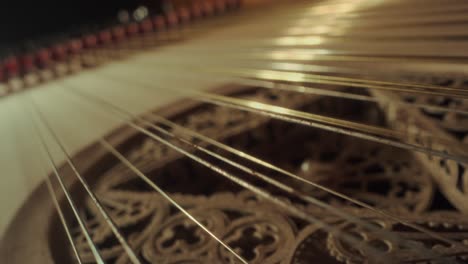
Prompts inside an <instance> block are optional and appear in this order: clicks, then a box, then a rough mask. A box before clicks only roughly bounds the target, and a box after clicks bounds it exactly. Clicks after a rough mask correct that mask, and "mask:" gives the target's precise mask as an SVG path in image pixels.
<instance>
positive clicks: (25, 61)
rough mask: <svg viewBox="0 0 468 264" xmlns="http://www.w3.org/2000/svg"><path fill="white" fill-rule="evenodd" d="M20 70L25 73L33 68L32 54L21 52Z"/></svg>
mask: <svg viewBox="0 0 468 264" xmlns="http://www.w3.org/2000/svg"><path fill="white" fill-rule="evenodd" d="M20 65H21V71H22V72H23V73H27V72H30V71H32V70H33V69H34V68H35V64H34V56H33V55H32V54H30V53H26V54H23V55H22V56H21V58H20Z"/></svg>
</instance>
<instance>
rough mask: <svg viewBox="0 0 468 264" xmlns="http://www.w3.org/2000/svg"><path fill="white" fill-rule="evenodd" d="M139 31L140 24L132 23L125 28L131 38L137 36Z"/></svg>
mask: <svg viewBox="0 0 468 264" xmlns="http://www.w3.org/2000/svg"><path fill="white" fill-rule="evenodd" d="M138 29H139V27H138V24H137V23H135V22H133V23H130V24H128V25H127V26H126V27H125V31H126V32H127V35H128V36H129V37H133V36H136V35H137V34H138Z"/></svg>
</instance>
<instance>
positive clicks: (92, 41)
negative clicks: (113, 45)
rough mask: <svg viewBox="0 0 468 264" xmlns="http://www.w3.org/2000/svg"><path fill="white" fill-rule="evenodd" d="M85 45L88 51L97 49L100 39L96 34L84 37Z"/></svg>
mask: <svg viewBox="0 0 468 264" xmlns="http://www.w3.org/2000/svg"><path fill="white" fill-rule="evenodd" d="M83 44H84V47H85V48H86V49H92V48H95V47H97V45H98V38H97V37H96V35H94V34H88V35H86V36H84V37H83Z"/></svg>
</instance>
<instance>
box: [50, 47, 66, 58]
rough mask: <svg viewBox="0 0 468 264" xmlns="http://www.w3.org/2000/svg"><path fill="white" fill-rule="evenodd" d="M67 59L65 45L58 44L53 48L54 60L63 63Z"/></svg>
mask: <svg viewBox="0 0 468 264" xmlns="http://www.w3.org/2000/svg"><path fill="white" fill-rule="evenodd" d="M66 57H67V49H66V48H65V45H63V44H61V43H58V44H55V45H54V46H53V47H52V58H53V59H54V60H56V61H63V60H65V58H66Z"/></svg>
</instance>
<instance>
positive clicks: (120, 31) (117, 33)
mask: <svg viewBox="0 0 468 264" xmlns="http://www.w3.org/2000/svg"><path fill="white" fill-rule="evenodd" d="M112 38H113V39H114V41H116V42H120V41H122V40H123V39H124V38H125V30H124V28H123V27H122V26H116V27H114V28H113V29H112Z"/></svg>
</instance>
